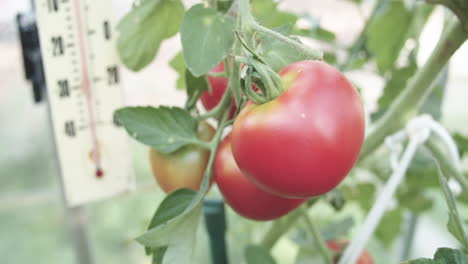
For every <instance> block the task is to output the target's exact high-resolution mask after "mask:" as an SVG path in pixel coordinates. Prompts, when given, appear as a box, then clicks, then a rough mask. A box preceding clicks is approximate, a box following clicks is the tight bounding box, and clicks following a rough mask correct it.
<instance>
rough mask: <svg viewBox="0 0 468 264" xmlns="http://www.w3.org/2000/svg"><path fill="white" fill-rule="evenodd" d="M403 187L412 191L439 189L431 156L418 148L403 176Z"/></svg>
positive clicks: (436, 173) (437, 177)
mask: <svg viewBox="0 0 468 264" xmlns="http://www.w3.org/2000/svg"><path fill="white" fill-rule="evenodd" d="M405 186H407V187H408V188H409V189H412V190H424V189H427V188H436V187H439V186H440V184H439V176H438V172H437V167H436V166H435V164H434V160H433V158H432V155H431V154H430V153H429V152H428V151H427V150H425V149H423V148H420V149H418V151H417V152H416V155H415V156H414V158H413V160H412V161H411V165H410V167H409V168H408V171H407V172H406V176H405Z"/></svg>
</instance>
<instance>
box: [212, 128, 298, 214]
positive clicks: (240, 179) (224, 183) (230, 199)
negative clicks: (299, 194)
mask: <svg viewBox="0 0 468 264" xmlns="http://www.w3.org/2000/svg"><path fill="white" fill-rule="evenodd" d="M213 170H214V178H215V182H216V184H217V185H218V187H219V190H220V191H221V193H222V194H223V197H224V199H225V200H226V203H227V204H229V206H231V207H232V209H234V211H236V212H237V213H238V214H240V215H242V216H244V217H246V218H249V219H253V220H272V219H276V218H279V217H281V216H283V215H286V214H287V213H289V212H290V211H292V210H293V209H294V208H296V207H298V206H299V205H300V204H302V203H303V202H304V201H305V200H304V199H287V198H282V197H278V196H275V195H272V194H270V193H268V192H265V191H262V190H261V189H260V188H258V187H257V186H256V185H255V184H253V183H252V182H250V181H249V180H248V179H247V178H246V177H245V176H244V175H243V173H242V172H241V171H240V170H239V168H238V167H237V164H236V162H235V160H234V157H233V156H232V150H231V136H230V135H228V136H227V137H226V138H225V139H224V140H223V141H222V142H221V144H220V146H219V149H218V153H217V154H216V158H215V163H214V167H213Z"/></svg>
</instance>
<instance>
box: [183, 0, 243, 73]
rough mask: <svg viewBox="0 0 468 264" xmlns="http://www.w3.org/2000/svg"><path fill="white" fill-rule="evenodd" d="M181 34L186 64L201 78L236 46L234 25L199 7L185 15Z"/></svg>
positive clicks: (215, 12) (212, 10) (215, 13)
mask: <svg viewBox="0 0 468 264" xmlns="http://www.w3.org/2000/svg"><path fill="white" fill-rule="evenodd" d="M180 34H181V39H182V51H183V54H184V60H185V64H186V65H187V67H188V69H189V70H190V71H191V72H192V74H193V75H194V76H196V77H198V76H201V75H203V74H206V73H208V72H209V71H210V70H211V69H212V68H213V67H215V66H216V65H218V64H219V63H220V62H221V60H222V59H223V58H224V57H225V56H226V55H227V53H228V50H229V49H230V48H231V46H232V44H233V43H234V21H233V20H232V19H231V18H229V17H225V16H223V15H221V14H219V13H218V12H217V11H216V10H215V9H213V8H205V7H203V5H202V4H198V5H195V6H193V7H192V8H190V9H189V10H188V11H187V12H186V13H185V16H184V20H183V22H182V26H181V30H180Z"/></svg>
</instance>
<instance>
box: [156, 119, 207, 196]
mask: <svg viewBox="0 0 468 264" xmlns="http://www.w3.org/2000/svg"><path fill="white" fill-rule="evenodd" d="M214 132H215V130H214V128H213V127H212V126H211V125H210V124H208V123H206V122H201V123H200V124H199V125H198V129H197V135H198V138H199V139H200V140H203V141H209V140H211V139H212V138H213V135H214ZM209 155H210V151H209V150H208V149H203V148H201V147H199V146H195V145H187V146H185V147H183V148H181V149H179V150H177V151H175V152H173V153H169V154H164V153H161V152H159V151H158V150H156V149H154V148H150V150H149V159H150V164H151V169H152V171H153V176H154V178H155V179H156V182H157V183H158V184H159V186H160V187H161V189H163V190H164V191H165V192H166V193H169V192H172V191H173V190H175V189H180V188H189V189H193V190H198V189H199V188H200V184H201V182H202V179H203V174H204V173H205V169H206V165H207V163H208V158H209Z"/></svg>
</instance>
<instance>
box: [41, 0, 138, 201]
mask: <svg viewBox="0 0 468 264" xmlns="http://www.w3.org/2000/svg"><path fill="white" fill-rule="evenodd" d="M35 1H36V15H37V25H38V29H39V38H40V45H41V53H42V59H43V64H44V69H45V77H46V85H47V97H48V102H49V105H50V112H51V119H52V123H53V130H54V137H55V142H56V146H57V153H58V159H59V163H60V168H61V175H62V180H63V187H64V191H65V197H66V200H67V204H68V205H69V206H77V205H81V204H83V203H87V202H91V201H95V200H99V199H104V198H109V197H111V196H113V195H116V194H119V193H122V192H125V191H128V190H130V189H132V188H133V187H134V176H133V168H132V164H131V155H130V147H129V139H128V137H127V135H126V132H125V130H124V129H123V128H121V127H119V125H118V124H117V122H115V120H114V115H113V114H114V111H115V110H116V109H118V108H120V107H122V106H123V105H124V101H123V91H122V87H121V85H120V73H119V59H118V56H117V53H116V33H115V24H114V20H113V19H112V17H113V14H112V2H111V0H35Z"/></svg>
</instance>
